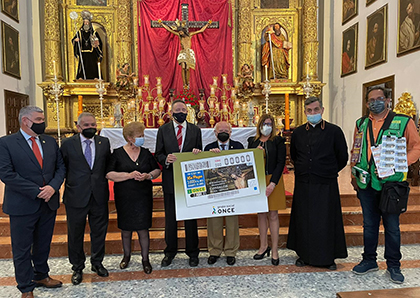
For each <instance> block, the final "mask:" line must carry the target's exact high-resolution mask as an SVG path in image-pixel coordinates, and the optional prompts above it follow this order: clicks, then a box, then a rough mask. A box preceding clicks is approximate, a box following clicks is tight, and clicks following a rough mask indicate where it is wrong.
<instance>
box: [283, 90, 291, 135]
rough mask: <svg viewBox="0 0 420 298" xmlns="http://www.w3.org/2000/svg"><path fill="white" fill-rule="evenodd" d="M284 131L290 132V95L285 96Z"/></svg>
mask: <svg viewBox="0 0 420 298" xmlns="http://www.w3.org/2000/svg"><path fill="white" fill-rule="evenodd" d="M284 105H285V107H284V116H285V117H284V129H285V130H290V103H289V93H286V94H285V95H284Z"/></svg>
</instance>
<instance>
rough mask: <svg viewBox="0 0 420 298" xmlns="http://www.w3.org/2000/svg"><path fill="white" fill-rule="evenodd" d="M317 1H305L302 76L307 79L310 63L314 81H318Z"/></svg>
mask: <svg viewBox="0 0 420 298" xmlns="http://www.w3.org/2000/svg"><path fill="white" fill-rule="evenodd" d="M317 10H318V6H317V0H304V1H303V61H302V68H303V69H302V75H303V77H306V75H307V73H306V62H309V73H310V74H311V79H312V80H317V79H318V73H317V62H318V49H319V47H318V46H319V42H318V20H317Z"/></svg>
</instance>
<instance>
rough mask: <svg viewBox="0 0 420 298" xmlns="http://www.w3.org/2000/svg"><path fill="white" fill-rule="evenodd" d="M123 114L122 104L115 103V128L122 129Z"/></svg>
mask: <svg viewBox="0 0 420 298" xmlns="http://www.w3.org/2000/svg"><path fill="white" fill-rule="evenodd" d="M122 117H123V114H122V108H121V102H120V101H117V102H115V103H114V124H115V125H114V127H122V125H121V120H122Z"/></svg>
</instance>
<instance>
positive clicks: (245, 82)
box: [238, 63, 255, 95]
mask: <svg viewBox="0 0 420 298" xmlns="http://www.w3.org/2000/svg"><path fill="white" fill-rule="evenodd" d="M253 71H254V66H252V65H251V66H249V65H248V64H246V63H245V64H244V65H242V67H241V72H240V73H238V77H239V78H240V79H241V87H240V93H241V94H244V95H245V94H247V95H248V94H249V95H250V94H251V93H252V92H254V87H255V84H254V77H253V76H252V72H253Z"/></svg>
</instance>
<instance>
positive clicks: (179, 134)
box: [176, 125, 182, 152]
mask: <svg viewBox="0 0 420 298" xmlns="http://www.w3.org/2000/svg"><path fill="white" fill-rule="evenodd" d="M176 139H177V141H178V148H179V152H181V149H182V125H178V132H177V133H176Z"/></svg>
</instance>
